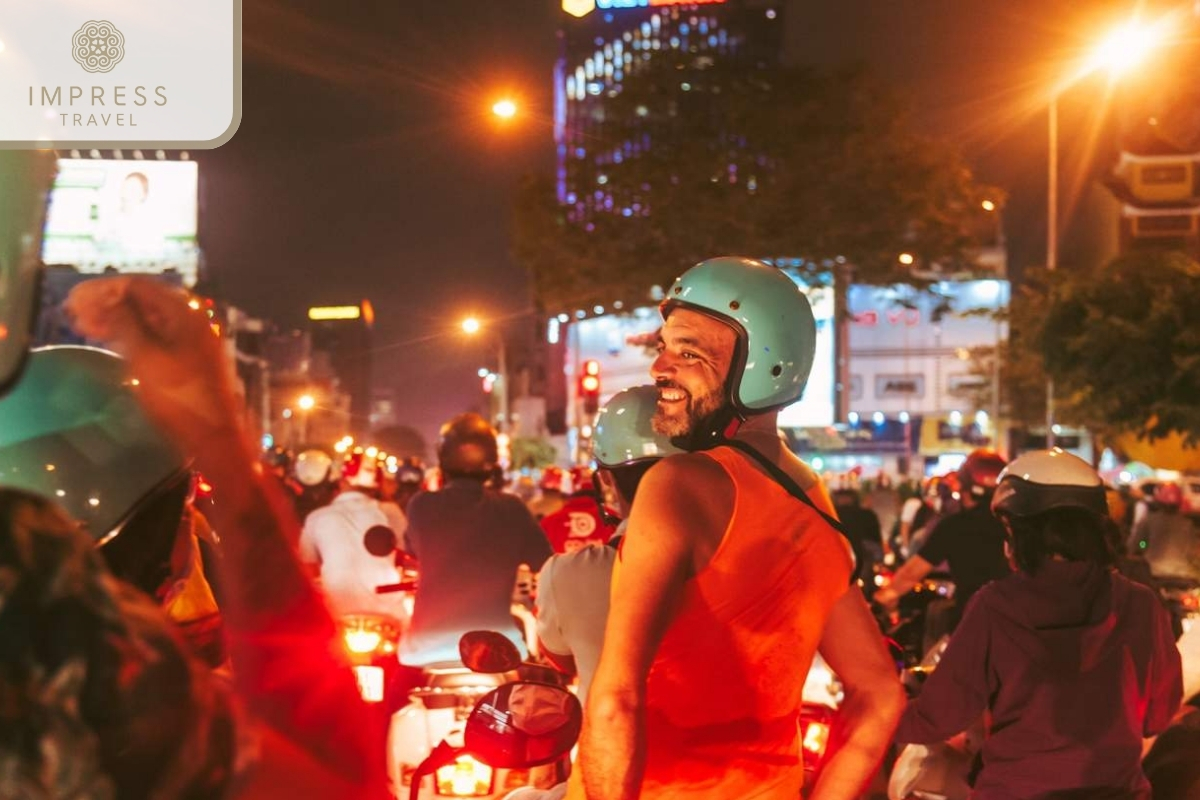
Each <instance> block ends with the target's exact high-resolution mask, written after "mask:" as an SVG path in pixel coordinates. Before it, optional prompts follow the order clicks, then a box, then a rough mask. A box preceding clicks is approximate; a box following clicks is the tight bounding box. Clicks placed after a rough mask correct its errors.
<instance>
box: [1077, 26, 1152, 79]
mask: <svg viewBox="0 0 1200 800" xmlns="http://www.w3.org/2000/svg"><path fill="white" fill-rule="evenodd" d="M1162 38H1163V30H1162V26H1161V25H1155V26H1153V27H1151V26H1148V25H1142V24H1139V23H1137V22H1128V23H1126V24H1124V25H1122V26H1121V27H1119V28H1117V29H1116V30H1114V31H1112V32H1111V33H1110V34H1109V35H1108V36H1106V37H1105V38H1104V39H1103V40H1102V41H1101V42H1100V44H1098V45H1097V46H1096V49H1095V50H1094V51H1092V57H1091V59H1089V60H1088V67H1089V71H1091V70H1096V69H1106V70H1108V71H1109V72H1110V73H1111V74H1113V75H1121V74H1123V73H1126V72H1128V71H1129V70H1131V69H1133V68H1134V67H1136V66H1137V65H1138V64H1140V63H1141V62H1142V61H1144V60H1145V59H1146V56H1148V55H1150V53H1151V52H1152V51H1153V50H1154V48H1155V47H1157V46H1158V45H1159V43H1160V42H1161V40H1162Z"/></svg>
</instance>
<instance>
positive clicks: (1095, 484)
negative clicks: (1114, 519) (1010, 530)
mask: <svg viewBox="0 0 1200 800" xmlns="http://www.w3.org/2000/svg"><path fill="white" fill-rule="evenodd" d="M1055 508H1082V509H1086V510H1088V511H1094V512H1095V513H1097V514H1107V513H1108V499H1107V497H1106V496H1105V490H1104V481H1102V480H1101V479H1100V475H1099V474H1097V472H1096V470H1094V469H1092V467H1091V465H1089V464H1088V463H1087V462H1086V461H1084V460H1083V459H1082V458H1078V457H1076V456H1073V455H1071V454H1070V453H1068V452H1066V451H1064V450H1060V449H1059V448H1057V447H1056V448H1054V449H1053V450H1039V451H1037V452H1033V453H1026V454H1024V455H1022V456H1019V457H1018V458H1016V459H1014V460H1013V462H1012V463H1011V464H1009V465H1008V466H1007V467H1006V468H1005V469H1004V471H1003V472H1002V473H1000V481H999V484H998V485H997V487H996V492H995V494H994V495H992V513H993V514H996V515H997V516H1000V515H1008V516H1013V517H1030V516H1033V515H1035V514H1041V513H1043V512H1046V511H1050V510H1051V509H1055Z"/></svg>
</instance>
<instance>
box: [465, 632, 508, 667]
mask: <svg viewBox="0 0 1200 800" xmlns="http://www.w3.org/2000/svg"><path fill="white" fill-rule="evenodd" d="M458 655H459V657H460V658H462V662H463V664H465V665H466V667H467V669H469V670H471V671H472V672H482V673H488V674H491V673H497V672H511V671H512V670H514V669H517V668H518V667H520V666H521V664H522V663H524V660H523V659H522V658H521V651H520V650H518V649H517V646H516V645H515V644H513V643H512V642H510V641H509V640H508V637H506V636H505V635H504V634H501V633H496V632H495V631H467V632H466V633H464V634H463V635H462V638H461V639H459V640H458Z"/></svg>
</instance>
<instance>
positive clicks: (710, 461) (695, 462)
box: [638, 451, 732, 493]
mask: <svg viewBox="0 0 1200 800" xmlns="http://www.w3.org/2000/svg"><path fill="white" fill-rule="evenodd" d="M642 480H643V482H644V485H647V486H653V485H655V484H659V485H662V484H676V488H677V489H680V490H683V491H688V490H691V491H693V492H697V493H702V492H703V491H704V490H705V489H706V488H707V487H719V486H721V485H723V484H727V485H729V486H732V481H731V479H730V477H729V472H728V471H727V470H726V469H725V467H724V466H723V465H722V464H721V463H720V462H719V461H717V460H716V459H715V458H712V457H710V456H709V455H707V454H706V453H705V452H704V451H701V452H698V453H680V454H678V455H673V456H669V457H667V458H664V459H663V460H661V461H659V462H658V463H657V464H655V465H654V466H652V467H651V468H650V469H649V471H648V472H647V473H646V476H645V477H644V478H643V479H642ZM638 491H639V492H640V491H641V488H640V487H639V490H638Z"/></svg>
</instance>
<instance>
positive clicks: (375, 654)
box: [338, 527, 418, 713]
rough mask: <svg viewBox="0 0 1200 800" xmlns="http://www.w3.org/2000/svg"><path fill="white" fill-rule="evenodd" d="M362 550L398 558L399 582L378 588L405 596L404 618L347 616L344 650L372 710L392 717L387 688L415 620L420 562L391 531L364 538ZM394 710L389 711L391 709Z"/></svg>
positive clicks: (375, 530)
mask: <svg viewBox="0 0 1200 800" xmlns="http://www.w3.org/2000/svg"><path fill="white" fill-rule="evenodd" d="M363 547H365V548H366V550H367V552H369V553H370V554H371V555H373V556H379V557H383V556H388V555H392V554H396V567H397V569H398V570H399V573H400V581H399V582H398V583H394V584H385V585H383V586H377V587H375V592H376V593H377V594H394V593H397V592H400V593H403V594H404V595H405V596H404V599H403V603H402V604H401V605H402V607H403V609H404V612H403V614H402V615H401V616H394V615H391V614H381V613H356V614H345V615H343V616H342V617H341V618H340V619H339V620H338V627H339V629H340V631H341V641H342V649H343V650H344V652H345V654H346V657H347V658H348V659H349V661H350V665H351V667H352V668H353V669H354V677H355V679H356V680H357V681H358V690H359V693H360V694H361V695H362V699H363V701H364V702H365V703H367V704H368V706H369V707H382V709H383V712H384V713H390V711H391V710H392V708H394V704H389V703H387V700H388V698H387V696H386V695H387V688H388V687H389V686H391V685H392V681H393V678H394V676H395V674H396V671H397V670H398V669H399V666H400V662H399V661H398V660H397V652H398V651H399V646H400V638H401V637H402V636H403V635H404V631H405V629H406V628H407V625H408V620H409V619H411V617H412V607H413V597H414V596H415V594H416V590H417V576H418V572H417V562H416V559H414V558H413V557H412V556H410V555H408V554H407V553H404V552H402V551H400V550H399V549H398V547H397V542H396V536H395V534H394V533H393V532H392V531H391V530H390V529H388V528H384V527H377V528H372V529H370V530H369V531H367V532H366V534H365V535H364V536H363ZM389 705H390V706H391V708H389V707H388V706H389Z"/></svg>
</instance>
